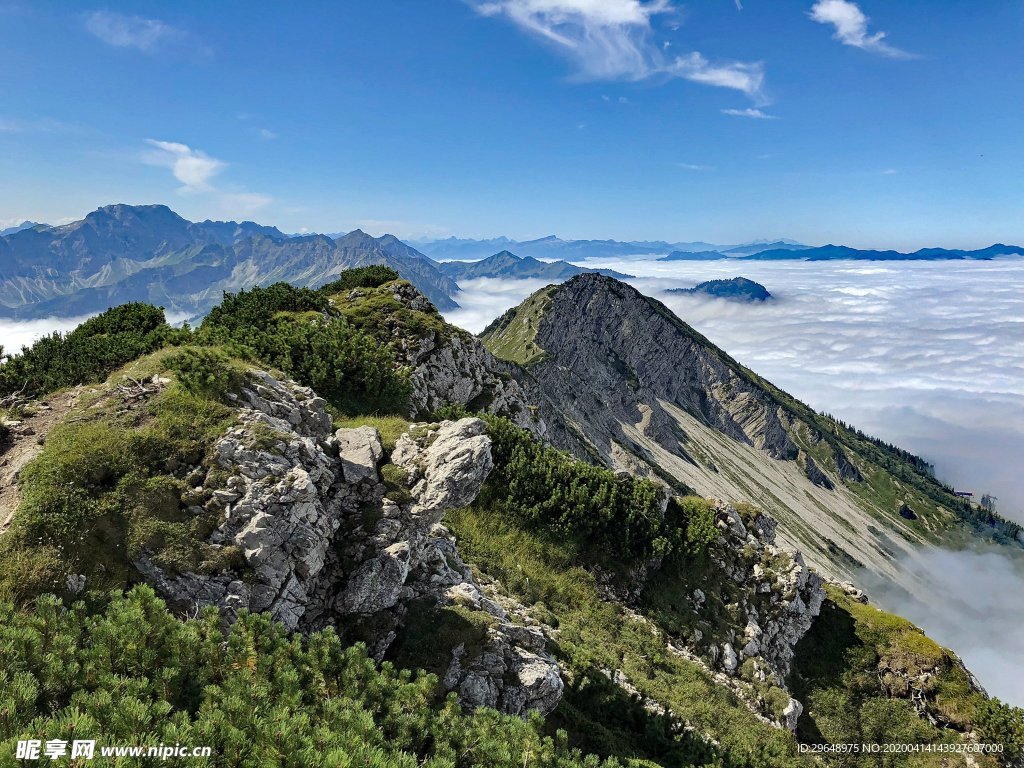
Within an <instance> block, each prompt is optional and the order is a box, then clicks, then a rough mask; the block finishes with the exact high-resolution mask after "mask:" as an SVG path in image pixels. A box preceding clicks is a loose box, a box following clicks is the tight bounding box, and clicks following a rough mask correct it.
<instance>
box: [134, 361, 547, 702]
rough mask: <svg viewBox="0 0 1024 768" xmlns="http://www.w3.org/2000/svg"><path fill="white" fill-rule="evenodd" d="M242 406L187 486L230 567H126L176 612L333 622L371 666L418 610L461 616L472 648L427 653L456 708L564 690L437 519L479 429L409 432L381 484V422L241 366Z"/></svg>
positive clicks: (480, 442)
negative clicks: (233, 553)
mask: <svg viewBox="0 0 1024 768" xmlns="http://www.w3.org/2000/svg"><path fill="white" fill-rule="evenodd" d="M238 405H239V408H238V412H237V417H238V418H237V421H238V424H237V426H234V427H232V428H230V429H229V430H228V431H227V432H226V433H225V434H224V435H223V436H222V437H221V438H220V439H219V440H218V441H217V443H216V446H215V456H216V459H215V462H214V463H213V464H212V465H211V466H210V467H208V468H207V471H206V474H205V477H203V478H202V479H201V480H200V482H199V484H198V485H197V486H196V487H195V488H194V489H193V490H192V492H191V496H192V497H193V500H194V501H196V502H197V503H199V502H202V505H203V507H202V508H203V509H205V510H206V511H210V510H216V511H218V512H219V513H220V518H221V523H220V525H219V526H218V527H217V528H216V530H214V531H213V532H212V533H211V534H210V536H209V537H208V542H209V544H210V545H212V546H213V547H216V548H233V549H234V550H237V553H238V555H237V557H236V559H235V564H234V565H232V566H231V567H228V568H225V569H223V570H221V571H220V572H217V573H203V574H199V573H188V572H186V573H170V572H167V571H165V570H164V569H162V568H161V567H159V566H158V565H157V564H156V563H155V562H154V560H153V559H152V558H151V557H149V556H147V555H146V554H143V555H142V556H141V557H139V558H138V559H137V561H136V563H135V565H136V567H137V568H138V569H139V571H140V572H141V573H142V574H143V575H144V576H145V577H146V578H147V580H149V581H150V582H151V583H153V584H154V585H155V586H156V587H157V589H158V591H159V592H160V593H161V594H162V595H163V596H164V597H165V598H166V599H168V601H169V602H170V603H171V604H172V605H173V606H176V607H178V608H188V609H191V608H195V607H197V606H201V605H216V606H218V607H219V608H220V609H221V611H222V614H223V615H224V616H225V618H226V619H227V620H231V619H232V618H233V617H234V616H236V615H237V613H238V611H239V610H242V609H246V610H249V611H266V612H269V613H270V614H271V615H272V616H273V617H274V618H275V619H277V620H279V621H281V622H282V623H283V624H284V625H285V627H287V628H288V629H290V630H296V629H299V630H308V629H319V628H322V627H325V626H333V627H335V628H337V629H338V631H339V632H340V633H341V634H342V635H343V636H347V637H350V638H351V639H353V640H356V639H359V640H363V641H366V642H367V643H368V645H369V646H370V648H371V651H372V653H373V655H374V656H375V657H376V658H378V659H384V658H385V657H389V653H390V652H391V650H392V645H393V644H394V643H395V641H396V638H398V639H399V640H401V638H402V636H403V633H407V627H406V625H407V624H408V623H409V622H410V621H412V620H413V619H414V618H415V619H417V620H420V621H423V620H426V621H428V622H429V621H431V620H432V619H431V618H430V617H431V616H435V617H438V618H437V620H438V621H439V622H441V621H443V620H444V617H445V615H446V612H449V613H450V611H451V610H457V612H458V618H459V619H460V620H463V621H465V622H466V623H467V624H470V625H472V629H473V631H472V632H470V633H468V635H467V637H471V639H472V640H473V641H474V642H472V643H469V642H453V644H452V645H451V646H450V647H445V646H444V638H435V640H437V642H436V643H434V644H433V645H431V646H430V650H429V655H430V656H431V657H432V658H435V659H437V658H439V659H444V660H445V665H444V670H443V672H444V673H443V675H442V679H443V683H444V685H445V686H446V687H447V688H448V689H449V690H454V691H457V692H458V693H459V696H460V698H461V700H462V701H463V703H464V705H465V706H466V707H468V708H475V707H477V706H489V707H493V708H497V709H499V710H501V711H504V712H507V713H511V714H524V713H526V712H528V711H531V710H537V711H540V712H542V713H546V712H548V711H550V710H551V709H553V708H554V706H555V705H556V704H557V703H558V700H559V698H560V696H561V691H562V687H563V686H562V680H561V677H560V675H559V668H558V665H557V663H556V662H555V661H554V660H553V659H552V658H551V656H550V655H549V654H548V653H547V652H546V650H545V641H544V637H543V635H542V634H541V633H540V632H539V631H537V630H536V629H531V628H528V627H525V626H521V625H519V624H516V623H515V622H514V621H513V620H512V619H511V618H510V614H509V612H508V610H506V608H503V607H502V606H501V605H499V604H498V602H496V601H495V600H494V599H492V598H490V597H487V596H485V595H484V593H483V591H482V590H481V588H480V586H479V585H478V584H477V583H476V581H475V580H474V578H473V576H472V573H471V571H470V570H469V568H468V567H467V566H466V565H465V563H463V562H462V560H461V558H460V557H459V554H458V551H457V550H456V547H455V542H454V540H453V538H452V537H451V534H450V533H449V532H448V530H447V529H446V528H445V527H444V526H443V524H442V521H443V518H444V513H445V511H446V510H447V509H451V508H453V507H457V506H463V505H465V504H468V503H470V502H472V501H473V499H474V498H475V497H476V495H477V493H478V492H479V490H480V487H481V485H482V484H483V482H484V480H485V479H486V477H487V474H488V472H489V471H490V469H491V454H490V440H489V438H488V437H487V436H486V435H485V434H484V424H483V422H481V421H480V420H478V419H462V420H461V421H457V422H447V421H446V422H441V423H440V424H433V425H423V426H420V427H417V428H415V429H413V431H412V432H411V433H409V434H406V435H404V436H403V437H402V438H401V439H400V440H399V441H398V444H397V445H396V447H395V449H394V451H393V453H392V456H391V462H392V463H390V464H388V465H387V478H386V479H385V478H382V477H381V475H380V474H379V472H378V464H379V463H380V462H381V461H382V460H383V458H384V449H383V446H382V444H381V439H380V435H379V434H378V433H377V431H376V430H375V429H373V428H370V427H360V428H355V429H342V430H338V431H336V432H335V431H333V430H332V427H331V420H330V417H329V416H328V415H327V413H326V411H325V410H324V405H325V403H324V401H323V400H322V399H320V398H319V397H317V396H316V395H315V394H314V393H313V392H312V391H311V390H309V389H307V388H304V387H300V386H298V385H295V384H294V383H291V382H288V381H281V380H277V379H275V378H273V377H272V376H270V375H269V374H267V373H265V372H262V371H251V372H250V374H249V379H248V381H247V383H246V385H245V386H243V387H242V389H241V392H240V394H239V396H238ZM416 631H419V630H416ZM454 637H455V640H456V641H457V640H459V636H457V635H455V636H454ZM414 640H415V642H417V643H427V644H430V643H431V642H432V639H431V638H430V637H426V638H423V637H417V638H414Z"/></svg>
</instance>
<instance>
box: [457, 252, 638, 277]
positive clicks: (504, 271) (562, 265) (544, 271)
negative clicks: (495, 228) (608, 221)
mask: <svg viewBox="0 0 1024 768" xmlns="http://www.w3.org/2000/svg"><path fill="white" fill-rule="evenodd" d="M438 268H439V269H440V270H441V272H442V273H444V274H446V275H448V276H450V277H453V278H455V279H456V280H474V279H477V278H481V277H504V278H511V279H519V280H523V279H527V278H535V279H540V280H552V281H561V280H567V279H568V278H570V277H575V276H576V275H581V274H583V273H584V272H597V273H599V274H602V275H607V276H609V277H616V278H620V279H622V278H627V277H632V275H624V274H623V273H621V272H616V271H615V270H613V269H587V268H586V267H577V266H576V265H575V264H570V263H568V262H566V261H552V262H546V261H538V260H537V259H535V258H533V257H532V256H523V257H520V256H516V255H515V254H514V253H512V252H510V251H501V253H496V254H494V255H493V256H488V257H487V258H486V259H481V260H480V261H448V262H444V263H442V264H439V265H438Z"/></svg>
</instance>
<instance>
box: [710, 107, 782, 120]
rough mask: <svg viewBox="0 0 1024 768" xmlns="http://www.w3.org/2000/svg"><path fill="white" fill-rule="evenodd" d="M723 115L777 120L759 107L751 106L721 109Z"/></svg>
mask: <svg viewBox="0 0 1024 768" xmlns="http://www.w3.org/2000/svg"><path fill="white" fill-rule="evenodd" d="M722 114H723V115H732V116H733V117H752V118H754V119H755V120H778V119H779V118H777V117H776V116H775V115H769V114H768V113H767V112H762V111H761V110H760V109H754V108H753V107H751V108H748V109H723V110H722Z"/></svg>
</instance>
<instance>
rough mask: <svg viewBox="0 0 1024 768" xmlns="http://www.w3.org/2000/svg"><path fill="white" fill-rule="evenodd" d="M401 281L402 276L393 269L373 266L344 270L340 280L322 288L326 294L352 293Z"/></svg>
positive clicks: (377, 265) (378, 265) (381, 265)
mask: <svg viewBox="0 0 1024 768" xmlns="http://www.w3.org/2000/svg"><path fill="white" fill-rule="evenodd" d="M399 279H401V276H400V275H399V274H398V273H397V272H396V271H395V270H393V269H392V268H391V267H386V266H384V265H383V264H373V265H371V266H369V267H355V268H353V269H346V270H342V272H341V275H339V277H338V279H337V280H335V281H333V282H330V283H327V284H326V285H324V286H322V287H321V288H320V291H321V292H322V293H325V294H332V293H341V292H342V291H350V290H352V289H353V288H378V287H380V286H382V285H384V283H390V282H393V281H395V280H399Z"/></svg>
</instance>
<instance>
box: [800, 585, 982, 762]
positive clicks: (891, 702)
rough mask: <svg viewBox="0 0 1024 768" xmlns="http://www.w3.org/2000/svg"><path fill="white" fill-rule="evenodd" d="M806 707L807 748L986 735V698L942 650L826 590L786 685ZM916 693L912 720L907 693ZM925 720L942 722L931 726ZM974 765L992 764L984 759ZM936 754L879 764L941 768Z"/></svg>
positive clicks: (900, 623)
mask: <svg viewBox="0 0 1024 768" xmlns="http://www.w3.org/2000/svg"><path fill="white" fill-rule="evenodd" d="M790 685H791V688H792V690H793V694H794V696H796V697H797V698H798V699H799V700H800V701H802V702H803V703H804V706H805V707H806V709H805V713H804V716H803V717H802V718H801V720H800V723H799V726H798V735H799V736H800V738H801V740H802V741H805V742H807V743H810V744H827V743H861V742H879V743H886V742H900V743H911V744H943V743H947V744H955V743H957V742H960V741H961V740H962V735H961V732H966V731H970V730H975V729H977V730H980V731H981V733H980V736H981V740H982V741H983V742H985V741H988V740H994V737H993V735H992V734H991V733H987V732H986V727H987V726H986V700H985V697H984V696H983V695H982V694H981V693H979V692H977V691H975V690H974V689H973V688H972V687H971V684H970V678H969V677H968V674H967V673H966V672H965V671H964V669H963V667H962V665H961V664H960V663H959V661H958V660H957V659H956V657H955V656H954V655H953V654H951V653H950V652H949V651H948V650H946V649H945V648H942V647H941V646H939V645H938V644H937V643H935V642H934V641H932V640H931V639H929V638H928V637H927V636H926V635H925V634H924V633H923V632H922V631H921V630H920V629H919V628H917V627H915V626H914V625H913V624H911V623H910V622H908V621H907V620H905V619H902V618H900V617H899V616H894V615H893V614H890V613H886V612H884V611H881V610H879V609H877V608H875V607H873V606H870V605H863V604H861V603H859V602H857V601H855V600H853V599H852V598H850V597H848V596H847V595H845V594H844V593H842V592H841V591H839V590H836V589H834V588H832V587H829V588H828V599H827V600H826V602H825V604H824V606H823V607H822V612H821V615H820V616H819V618H818V619H817V621H816V622H815V624H814V626H813V627H812V628H811V631H810V632H809V633H808V634H807V635H806V636H805V637H804V639H803V640H802V641H801V642H800V643H799V644H798V646H797V655H796V659H795V663H794V668H793V674H792V678H791V681H790ZM912 688H914V689H917V690H919V691H921V692H922V693H923V698H922V699H921V701H922V704H921V706H922V707H923V709H924V710H925V711H926V712H927V715H926V716H925V717H922V716H919V714H918V711H917V710H916V709H915V705H914V703H913V699H912V694H911V689H912ZM927 718H934V719H935V720H936V721H937V722H939V723H944V724H947V725H948V727H946V728H939V727H936V726H935V725H933V724H931V723H930V722H929V720H928V719H927ZM873 759H876V758H868V757H866V756H854V755H847V756H844V757H836V758H834V761H835V763H836V764H837V765H843V766H847V765H849V766H856V765H863V764H870V762H871V760H873ZM978 759H979V764H981V765H994V764H995V763H994V761H993V760H992V758H989V757H979V758H978ZM952 760H953V758H951V757H949V756H941V757H940V756H939V755H937V754H918V755H905V756H903V757H897V756H887V757H886V758H885V760H884V764H885V765H948V764H950V761H952Z"/></svg>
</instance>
